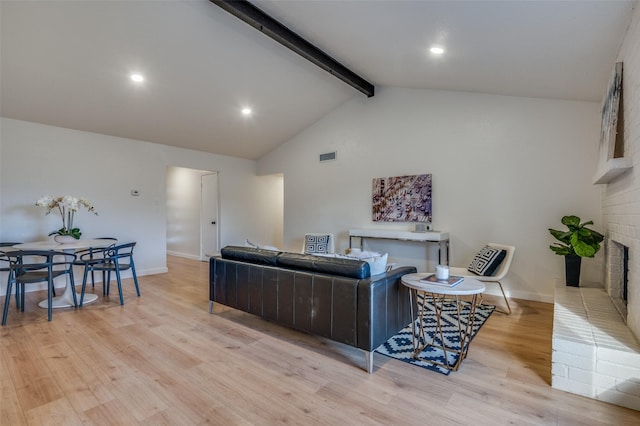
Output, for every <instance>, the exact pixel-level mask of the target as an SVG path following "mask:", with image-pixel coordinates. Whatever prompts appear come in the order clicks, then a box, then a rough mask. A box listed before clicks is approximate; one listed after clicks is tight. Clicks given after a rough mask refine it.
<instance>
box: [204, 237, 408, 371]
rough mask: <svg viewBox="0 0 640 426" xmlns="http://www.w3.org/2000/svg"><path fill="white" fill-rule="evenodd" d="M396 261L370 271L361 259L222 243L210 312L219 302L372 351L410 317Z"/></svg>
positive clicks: (213, 266) (214, 263) (213, 269)
mask: <svg viewBox="0 0 640 426" xmlns="http://www.w3.org/2000/svg"><path fill="white" fill-rule="evenodd" d="M413 272H416V269H415V268H414V267H408V266H405V267H399V268H397V269H393V270H391V271H389V272H386V273H384V274H380V275H375V276H373V277H371V276H370V269H369V264H368V263H367V262H364V261H360V260H353V259H341V258H328V257H320V256H313V255H307V254H298V253H287V252H279V251H272V250H262V249H256V248H251V247H239V246H227V247H225V248H223V249H222V251H221V257H216V258H211V260H210V271H209V281H210V287H209V300H210V308H209V312H212V308H213V303H214V302H216V303H221V304H223V305H226V306H230V307H232V308H235V309H239V310H242V311H245V312H248V313H251V314H254V315H259V316H261V317H263V318H265V319H268V320H271V321H274V322H277V323H279V324H282V325H285V326H288V327H292V328H294V329H297V330H301V331H305V332H308V333H311V334H314V335H318V336H322V337H326V338H328V339H331V340H335V341H337V342H340V343H344V344H347V345H350V346H353V347H356V348H359V349H362V350H363V351H365V353H366V357H365V360H366V370H367V371H368V372H369V373H371V372H372V369H373V351H375V349H376V348H377V347H378V346H380V345H381V344H383V343H384V342H386V341H387V340H388V339H389V338H391V336H393V335H394V334H396V333H397V332H398V331H400V330H401V329H402V328H403V327H405V326H406V325H407V324H409V323H410V322H411V311H410V306H409V303H410V302H409V292H408V289H407V288H406V287H405V286H403V285H402V284H401V283H400V277H402V276H403V275H405V274H409V273H413Z"/></svg>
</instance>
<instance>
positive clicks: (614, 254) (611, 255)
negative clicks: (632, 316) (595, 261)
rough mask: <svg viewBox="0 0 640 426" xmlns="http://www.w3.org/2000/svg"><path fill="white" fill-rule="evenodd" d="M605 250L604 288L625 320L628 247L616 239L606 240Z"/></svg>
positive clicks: (627, 284)
mask: <svg viewBox="0 0 640 426" xmlns="http://www.w3.org/2000/svg"><path fill="white" fill-rule="evenodd" d="M607 252H608V254H607V268H606V269H607V277H606V281H605V288H606V290H607V293H608V294H609V297H611V300H612V301H613V304H614V306H615V307H616V309H617V310H618V312H619V313H620V315H621V316H622V318H623V319H624V320H625V321H626V319H627V293H628V286H629V247H627V246H625V245H624V244H621V243H619V242H617V241H613V240H608V243H607Z"/></svg>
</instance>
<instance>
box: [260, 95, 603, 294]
mask: <svg viewBox="0 0 640 426" xmlns="http://www.w3.org/2000/svg"><path fill="white" fill-rule="evenodd" d="M599 125H600V118H599V106H598V105H597V104H595V103H585V102H568V101H554V100H541V99H528V98H515V97H504V96H493V95H483V94H472V93H461V92H444V91H430V90H413V89H397V88H379V89H378V90H377V94H376V96H375V97H373V98H369V99H366V98H364V97H361V96H357V97H354V98H353V99H352V100H351V101H349V102H347V103H346V104H344V105H343V106H341V107H340V108H337V109H336V110H334V111H332V112H331V113H330V114H328V115H327V116H326V117H325V118H323V119H322V120H320V121H319V122H317V123H315V124H314V125H313V126H311V127H310V128H308V129H306V130H305V131H304V132H302V133H301V134H299V135H298V136H296V137H295V138H294V139H292V140H291V141H289V142H287V143H286V144H284V145H282V146H281V147H280V148H279V149H277V150H275V151H273V152H271V153H269V154H268V155H266V156H264V157H263V158H262V159H260V160H259V162H258V173H265V174H268V173H279V172H282V173H284V177H285V182H284V205H285V209H284V223H285V228H284V242H285V247H286V248H287V249H290V250H299V247H300V245H301V239H302V236H303V235H304V233H306V232H324V231H330V232H333V233H334V234H336V236H337V246H336V249H337V250H344V249H345V248H346V247H347V246H348V230H349V228H355V227H386V228H400V229H412V225H409V224H400V225H398V224H395V225H394V224H386V225H382V224H378V223H375V224H374V223H373V222H372V221H371V181H372V179H373V178H374V177H385V176H399V175H411V174H420V173H432V174H433V197H434V198H433V199H434V201H433V209H434V210H433V211H434V212H433V220H434V228H435V229H438V230H445V231H449V232H450V234H451V247H452V248H451V250H452V258H453V263H454V264H458V265H465V266H466V265H467V264H468V262H470V260H471V258H472V257H473V254H475V252H476V251H477V250H478V249H480V248H481V247H482V245H484V244H485V243H486V242H502V243H506V244H513V245H515V246H516V248H517V249H516V256H515V259H514V263H513V266H512V270H511V274H510V275H509V277H508V279H507V281H506V283H505V285H506V291H507V292H508V293H509V294H510V295H511V296H512V297H520V298H528V299H534V300H545V301H552V298H553V288H554V286H555V285H559V284H560V285H563V284H564V263H563V258H562V257H560V256H556V255H554V254H553V253H552V252H551V251H550V250H549V248H548V246H549V244H550V243H551V242H553V239H552V237H551V236H550V235H549V234H548V231H547V228H549V227H560V226H562V225H561V224H560V218H561V217H562V216H563V215H566V214H577V215H579V216H582V218H583V219H585V220H587V219H592V220H594V221H595V223H596V225H595V226H596V228H600V227H601V221H600V207H599V206H600V195H599V194H600V193H599V190H598V189H597V188H595V187H594V186H593V185H592V184H591V180H592V177H593V174H594V171H595V166H596V164H597V147H598V137H599V130H600V129H599ZM334 150H337V151H338V156H337V157H338V159H337V160H336V161H331V162H326V163H319V161H318V155H319V154H320V153H324V152H330V151H334ZM373 248H374V249H377V250H382V251H388V252H389V253H390V254H389V255H390V257H392V258H395V259H399V260H400V262H399V263H400V264H413V265H415V266H417V267H418V270H427V269H432V268H433V266H434V262H433V261H430V262H428V263H427V262H426V261H425V257H426V256H427V255H429V256H431V257H430V258H431V259H434V256H435V253H434V252H433V250H432V251H431V252H430V253H427V251H426V250H425V249H424V248H422V246H419V245H415V244H408V243H391V242H383V243H377V244H375V245H373ZM583 274H584V278H585V280H593V281H600V280H601V277H602V260H601V259H600V257H597V258H596V259H588V260H585V261H584V262H583Z"/></svg>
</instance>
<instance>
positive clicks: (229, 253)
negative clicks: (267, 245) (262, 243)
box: [220, 246, 282, 266]
mask: <svg viewBox="0 0 640 426" xmlns="http://www.w3.org/2000/svg"><path fill="white" fill-rule="evenodd" d="M280 253H282V252H281V251H275V250H264V249H259V248H253V247H241V246H226V247H224V248H223V249H222V250H220V255H221V256H222V258H223V259H228V260H237V261H240V262H247V263H253V264H256V265H269V266H276V264H277V259H278V255H279V254H280Z"/></svg>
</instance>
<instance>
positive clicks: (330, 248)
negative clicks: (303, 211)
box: [302, 232, 336, 254]
mask: <svg viewBox="0 0 640 426" xmlns="http://www.w3.org/2000/svg"><path fill="white" fill-rule="evenodd" d="M308 237H328V239H329V241H328V242H327V251H326V254H332V253H335V252H336V247H335V239H334V238H333V234H332V233H329V232H316V233H309V234H305V235H304V240H303V241H302V253H304V254H316V253H325V252H324V251H316V250H314V244H307V241H308Z"/></svg>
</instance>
